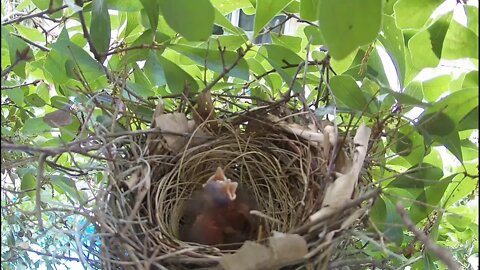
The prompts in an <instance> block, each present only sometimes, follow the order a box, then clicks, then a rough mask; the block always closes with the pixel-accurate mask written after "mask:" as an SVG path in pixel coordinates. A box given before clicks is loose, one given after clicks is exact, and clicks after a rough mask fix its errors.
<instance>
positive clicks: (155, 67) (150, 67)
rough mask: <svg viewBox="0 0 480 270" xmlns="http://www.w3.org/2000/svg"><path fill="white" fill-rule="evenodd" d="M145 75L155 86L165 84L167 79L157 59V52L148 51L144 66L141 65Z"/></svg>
mask: <svg viewBox="0 0 480 270" xmlns="http://www.w3.org/2000/svg"><path fill="white" fill-rule="evenodd" d="M143 70H144V72H145V75H146V76H147V78H148V79H149V80H150V81H151V82H152V83H153V84H154V85H156V86H163V85H166V84H167V80H166V78H165V72H164V71H163V67H162V66H161V65H160V62H159V61H158V57H157V54H156V53H154V52H152V51H150V52H149V53H148V58H147V61H146V62H145V66H144V67H143Z"/></svg>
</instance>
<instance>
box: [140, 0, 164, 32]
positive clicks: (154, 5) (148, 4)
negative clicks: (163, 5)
mask: <svg viewBox="0 0 480 270" xmlns="http://www.w3.org/2000/svg"><path fill="white" fill-rule="evenodd" d="M140 1H141V2H142V5H143V9H142V13H144V14H146V15H147V17H148V22H149V24H150V25H149V27H146V28H147V29H151V30H156V29H157V26H158V13H159V11H160V9H159V2H158V1H157V0H140Z"/></svg>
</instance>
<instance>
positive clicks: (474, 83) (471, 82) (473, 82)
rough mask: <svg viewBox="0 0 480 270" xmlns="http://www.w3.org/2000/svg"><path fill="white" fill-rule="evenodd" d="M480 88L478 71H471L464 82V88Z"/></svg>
mask: <svg viewBox="0 0 480 270" xmlns="http://www.w3.org/2000/svg"><path fill="white" fill-rule="evenodd" d="M475 87H478V70H474V71H470V72H469V73H467V74H466V75H465V78H464V79H463V82H462V88H475Z"/></svg>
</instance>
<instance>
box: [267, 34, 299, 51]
mask: <svg viewBox="0 0 480 270" xmlns="http://www.w3.org/2000/svg"><path fill="white" fill-rule="evenodd" d="M271 37H272V43H273V44H278V45H281V46H284V47H286V48H289V49H290V50H292V51H294V52H296V53H299V52H300V51H301V50H302V39H301V38H299V37H294V36H287V35H284V34H274V33H272V34H271Z"/></svg>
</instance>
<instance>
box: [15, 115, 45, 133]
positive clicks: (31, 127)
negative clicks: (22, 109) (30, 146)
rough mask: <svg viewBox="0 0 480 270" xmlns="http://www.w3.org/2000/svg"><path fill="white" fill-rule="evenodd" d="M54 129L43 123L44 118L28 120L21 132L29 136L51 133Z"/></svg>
mask: <svg viewBox="0 0 480 270" xmlns="http://www.w3.org/2000/svg"><path fill="white" fill-rule="evenodd" d="M51 129H52V128H51V127H50V126H49V125H47V123H45V122H44V121H43V117H36V118H28V119H27V120H26V121H25V124H24V125H23V127H22V129H21V132H22V133H23V134H24V135H26V136H28V135H38V134H39V133H42V132H47V131H50V130H51Z"/></svg>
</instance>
